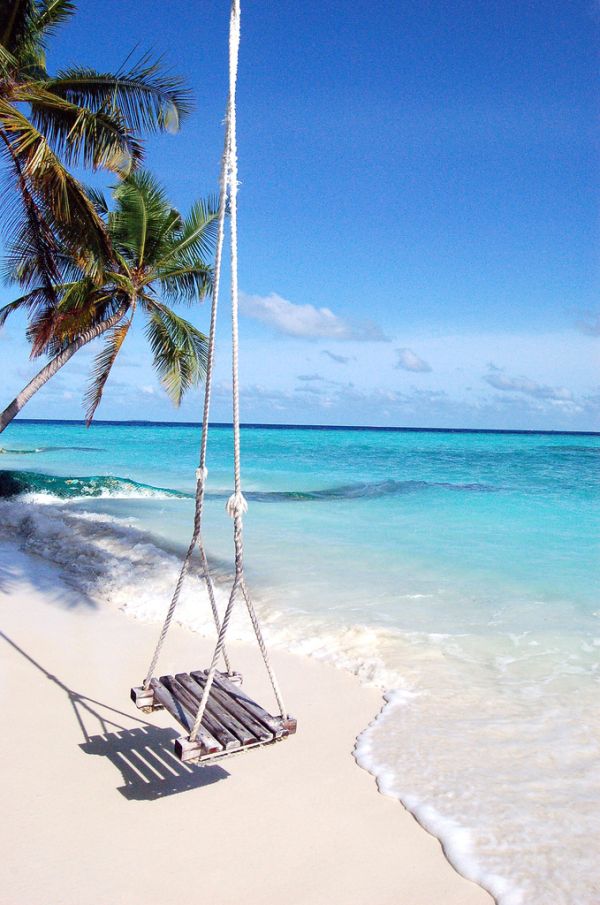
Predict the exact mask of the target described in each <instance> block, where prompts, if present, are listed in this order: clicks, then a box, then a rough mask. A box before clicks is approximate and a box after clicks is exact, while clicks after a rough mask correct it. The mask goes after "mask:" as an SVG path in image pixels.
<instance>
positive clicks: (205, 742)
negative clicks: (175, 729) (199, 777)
mask: <svg viewBox="0 0 600 905" xmlns="http://www.w3.org/2000/svg"><path fill="white" fill-rule="evenodd" d="M150 687H151V688H152V689H153V691H154V696H155V698H156V700H157V701H158V702H159V704H162V706H163V707H164V708H165V710H167V711H168V712H169V713H170V714H171V716H172V717H174V719H176V720H177V722H178V723H180V724H181V725H182V726H183V728H184V729H185V730H186V731H187V732H188V733H189V732H191V729H192V726H193V725H194V717H193V715H192V713H190V711H189V710H188V709H187V708H185V707H183V706H182V704H181V703H180V702H179V701H177V700H176V699H175V698H174V697H173V695H172V694H171V692H170V691H169V689H168V688H165V686H164V685H163V684H162V682H161V681H159V680H158V679H151V680H150ZM198 741H199V742H200V744H201V746H202V748H203V750H205V751H206V753H207V754H215V753H217V752H218V751H222V750H223V746H222V745H221V743H220V742H218V741H217V739H216V738H215V737H214V736H212V735H211V734H210V733H209V732H206V730H205V729H203V728H201V729H200V732H199V733H198Z"/></svg>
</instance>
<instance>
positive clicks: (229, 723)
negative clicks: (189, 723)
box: [175, 673, 273, 745]
mask: <svg viewBox="0 0 600 905" xmlns="http://www.w3.org/2000/svg"><path fill="white" fill-rule="evenodd" d="M175 678H176V679H177V681H178V682H180V683H181V684H182V685H183V686H184V688H187V690H188V691H189V692H190V694H191V695H193V697H194V699H195V700H196V701H197V703H200V700H201V698H202V692H203V688H204V684H200V683H199V682H198V681H197V680H196V679H193V678H192V676H190V675H188V673H178V674H177V675H176V676H175ZM206 709H207V710H210V712H211V713H212V715H213V716H214V717H215V718H216V719H218V720H219V722H220V723H221V724H222V725H223V726H225V728H226V729H228V730H229V732H231V733H233V734H234V735H235V736H236V738H238V739H239V740H240V742H241V743H242V745H252V744H255V743H256V742H257V741H269V740H270V739H271V738H273V736H272V734H271V733H270V732H267V730H266V729H265V728H264V726H262V725H261V724H260V723H258V722H257V721H256V720H254V721H253V722H254V726H255V727H256V730H257V733H258V735H257V734H255V733H254V732H252V731H251V730H250V728H249V727H248V726H247V725H246V722H245V721H244V720H243V719H242V718H241V717H240V719H238V718H237V713H236V712H234V711H235V705H233V706H232V704H231V702H230V700H229V698H228V697H227V695H225V694H223V692H220V691H219V690H218V689H216V688H215V687H214V684H213V687H212V688H211V690H210V695H209V697H208V702H207V705H206ZM238 710H239V711H240V714H242V713H243V712H242V710H241V707H240V708H238ZM248 721H250V720H248Z"/></svg>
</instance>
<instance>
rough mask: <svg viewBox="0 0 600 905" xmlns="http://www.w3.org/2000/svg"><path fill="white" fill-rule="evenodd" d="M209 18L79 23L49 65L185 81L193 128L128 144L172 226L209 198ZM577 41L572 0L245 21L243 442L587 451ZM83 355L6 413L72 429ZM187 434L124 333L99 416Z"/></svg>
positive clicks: (120, 12) (194, 14) (590, 153)
mask: <svg viewBox="0 0 600 905" xmlns="http://www.w3.org/2000/svg"><path fill="white" fill-rule="evenodd" d="M227 19H228V4H227V3H226V2H225V0H223V2H219V3H217V2H194V3H189V2H181V0H174V2H171V3H169V4H164V3H161V2H158V0H143V2H141V0H135V2H133V0H132V2H130V3H127V4H123V3H117V2H103V3H102V4H101V3H99V2H97V0H87V2H85V3H81V9H80V11H79V13H78V15H77V16H76V18H75V19H74V20H73V21H72V22H71V23H70V24H69V25H67V26H66V27H65V28H64V29H63V31H62V33H61V34H60V36H59V37H57V39H56V40H55V43H54V44H53V46H52V48H51V50H50V54H49V64H50V67H51V68H60V66H61V65H65V64H67V63H69V62H72V61H76V62H79V63H84V62H85V63H87V64H90V65H93V66H95V67H97V68H100V69H108V68H117V67H118V65H119V64H120V63H121V62H122V60H123V59H124V57H125V56H126V55H127V54H128V53H129V52H130V51H131V50H132V49H133V48H134V46H135V45H136V43H137V44H138V46H139V50H144V49H148V48H150V49H153V50H154V51H155V52H157V53H164V54H165V58H166V60H168V61H169V62H170V63H171V64H172V66H173V67H174V69H175V70H176V71H178V72H179V73H181V74H182V75H183V76H184V77H185V78H186V79H187V81H188V83H189V84H190V85H191V87H192V88H193V89H194V93H195V98H196V109H195V112H194V114H193V115H192V117H191V118H190V119H189V120H188V121H187V122H186V123H185V124H184V126H183V128H182V130H181V132H180V134H178V135H177V136H162V137H159V138H156V139H152V140H151V141H148V142H147V164H148V166H149V167H150V168H152V169H153V170H155V172H156V173H157V174H158V175H159V177H160V178H161V179H162V180H163V181H164V183H165V184H166V186H167V188H168V190H169V192H170V195H171V196H172V199H173V201H174V203H175V204H176V205H177V206H178V207H180V208H181V209H183V210H185V209H187V207H188V205H189V204H190V202H191V201H192V200H193V199H194V198H195V197H198V196H201V195H204V194H207V193H209V192H213V191H214V190H215V187H216V179H217V172H218V162H219V156H220V152H221V143H222V118H223V110H224V103H225V92H226V82H225V79H226V40H227V34H226V32H227ZM599 27H600V5H598V4H597V3H594V2H592V0H582V2H579V0H575V2H568V3H567V2H548V0H544V2H542V0H538V2H536V0H528V2H522V3H510V2H494V0H491V2H490V0H481V2H480V0H468V2H460V0H457V2H456V3H454V4H446V3H442V2H423V0H420V2H412V0H402V2H397V0H394V2H372V0H371V2H368V3H367V2H354V3H352V4H349V3H347V2H345V3H342V2H335V0H333V2H328V3H317V2H312V0H309V2H306V3H304V4H302V5H301V6H300V5H299V4H297V3H291V2H287V0H283V2H278V3H277V4H274V3H253V4H247V5H246V6H245V7H244V9H243V12H242V48H241V69H240V84H239V115H238V116H239V152H240V179H241V183H242V185H241V188H240V201H239V203H240V232H241V238H240V257H241V260H240V286H241V288H242V290H243V295H242V299H241V302H242V313H243V317H242V320H241V329H242V360H241V365H242V375H241V380H242V417H243V420H246V421H265V422H270V421H274V422H297V423H332V424H375V425H376V424H382V425H407V426H438V427H450V426H454V427H478V426H480V427H501V428H510V427H514V428H546V429H552V428H555V429H574V430H586V429H587V430H594V429H596V430H597V429H600V386H599V384H600V378H599V377H598V369H597V365H598V352H597V348H598V342H599V339H598V335H599V334H600V320H599V317H598V296H597V290H598V258H597V248H598V220H597V214H596V211H597V202H598V197H597V191H596V186H597V182H596V175H595V174H596V167H597V136H596V118H597V110H596V109H595V106H596V100H595V95H596V85H595V80H596V71H595V69H596V59H595V54H596V50H595V45H596V41H597V32H598V28H599ZM104 181H105V182H107V181H108V180H104ZM225 288H227V282H226V283H225ZM13 295H14V291H13V290H11V289H9V288H5V289H3V290H2V297H3V298H5V299H6V300H9V299H10V298H11V297H13ZM227 301H228V298H227V295H226V294H224V296H223V302H225V304H223V306H222V308H221V330H220V336H219V350H218V368H217V375H216V378H217V380H216V383H217V385H216V393H215V399H214V407H213V417H214V419H215V420H229V412H230V404H229V400H228V394H229V385H230V378H229V376H228V375H229V369H230V365H229V354H228V344H227V327H228V312H227V305H226V303H227ZM192 319H193V320H194V321H195V322H196V323H197V324H198V325H199V326H201V327H206V326H207V322H208V311H207V309H206V308H200V309H199V310H198V311H197V312H195V313H193V314H192ZM22 335H23V324H22V322H21V321H19V320H17V319H15V320H14V321H13V322H12V323H10V324H9V326H8V327H7V328H6V329H5V330H4V331H3V333H2V334H0V355H1V356H2V360H3V374H4V375H5V380H4V381H3V396H6V397H7V401H8V398H10V395H11V393H12V392H13V391H16V390H18V389H19V388H20V386H21V385H22V384H23V382H24V380H25V379H26V378H27V377H28V375H30V374H31V373H33V368H32V366H31V365H30V364H29V363H28V361H27V348H26V345H25V342H24V340H23V338H22ZM91 357H92V356H91V355H90V354H88V353H87V352H85V353H79V355H77V356H76V357H75V359H74V360H73V362H72V363H71V364H70V365H69V366H67V368H65V369H64V372H63V373H62V374H61V375H59V377H57V378H55V380H54V381H52V382H51V383H50V384H49V385H48V386H47V387H46V388H45V389H44V390H43V391H42V392H41V393H39V394H38V397H37V398H35V399H34V400H33V401H32V402H31V403H30V404H29V405H28V407H27V409H26V410H25V411H24V413H23V414H24V416H29V417H80V415H81V411H82V409H81V396H82V392H83V387H84V385H85V377H86V372H87V369H88V368H89V364H90V359H91ZM200 411H201V400H200V395H199V393H191V394H190V395H189V397H188V399H187V400H186V401H185V402H184V404H183V405H182V407H181V409H179V410H174V409H172V407H171V405H170V403H169V402H168V400H167V398H166V396H165V395H164V394H163V393H162V391H161V389H160V387H159V385H158V383H157V381H156V379H155V378H154V375H153V373H152V370H151V367H150V359H149V356H148V354H147V353H146V350H145V346H144V342H143V338H142V336H141V331H140V333H138V334H137V335H136V336H133V337H131V338H130V339H129V340H128V347H127V346H126V347H125V348H124V353H123V361H122V363H121V365H120V366H118V367H117V369H116V371H115V374H114V377H113V380H112V383H111V385H109V387H108V388H107V391H106V394H105V400H104V401H103V403H102V406H101V408H100V410H99V412H98V417H100V418H102V417H104V418H134V417H135V418H141V417H143V418H148V419H157V420H176V419H182V420H196V419H197V417H198V416H199V413H200Z"/></svg>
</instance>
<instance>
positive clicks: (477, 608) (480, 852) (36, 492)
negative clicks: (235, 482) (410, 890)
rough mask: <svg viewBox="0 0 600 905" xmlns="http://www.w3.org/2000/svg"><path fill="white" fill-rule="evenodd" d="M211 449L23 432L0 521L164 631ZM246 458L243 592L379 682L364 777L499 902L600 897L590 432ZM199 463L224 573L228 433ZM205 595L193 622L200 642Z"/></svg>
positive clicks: (283, 629) (130, 434)
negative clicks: (383, 696)
mask: <svg viewBox="0 0 600 905" xmlns="http://www.w3.org/2000/svg"><path fill="white" fill-rule="evenodd" d="M198 439H199V438H198V432H197V430H196V429H193V428H190V427H187V426H181V425H180V426H153V425H144V426H140V425H121V426H115V425H102V424H98V425H95V426H94V427H93V428H92V429H91V430H89V431H86V430H85V429H84V428H83V427H82V426H80V425H64V424H34V423H24V422H16V423H15V424H13V425H12V426H11V428H10V429H9V430H8V431H6V432H5V433H4V434H3V435H2V444H3V447H4V450H3V453H2V455H0V469H4V470H8V471H11V475H9V478H10V480H12V481H15V482H17V483H18V486H17V487H16V488H13V489H14V490H15V492H17V493H18V494H19V495H18V496H15V497H13V498H12V500H9V501H8V502H5V503H3V504H2V507H3V512H4V523H5V526H12V530H14V531H17V532H18V533H19V535H20V536H21V537H22V538H23V540H24V542H25V543H26V544H27V545H29V546H30V547H31V548H32V549H37V551H38V552H41V553H43V554H44V555H50V556H51V557H52V558H54V559H57V560H58V561H61V562H62V563H63V566H64V568H65V569H66V570H67V571H68V572H69V573H70V574H71V575H72V577H73V580H74V581H76V582H78V584H79V586H80V587H82V588H86V589H87V591H89V592H90V593H98V588H99V587H102V588H103V591H102V593H104V594H105V595H107V596H108V597H109V598H110V599H111V600H112V601H113V602H114V603H117V604H118V605H123V606H125V607H127V608H128V609H130V610H132V611H133V610H134V611H135V613H136V614H137V615H141V616H145V617H147V618H160V616H161V614H162V612H163V610H164V607H165V605H166V603H167V601H168V595H169V590H170V588H171V585H172V583H173V581H174V576H175V574H176V571H177V556H178V555H179V554H180V553H181V550H182V549H183V547H184V545H185V544H186V542H187V540H188V539H189V533H190V528H191V524H190V522H191V509H192V502H191V494H192V493H193V483H194V470H195V467H196V464H197V462H196V460H197V448H198ZM242 446H243V458H244V483H245V487H246V489H247V496H248V499H249V502H250V511H249V513H248V516H247V519H246V542H247V549H248V552H247V557H246V560H247V564H248V577H249V581H250V582H251V583H252V586H253V588H254V591H255V594H256V596H257V599H258V602H259V606H260V609H261V611H262V614H263V618H264V619H265V621H266V627H267V633H268V634H269V636H270V638H271V640H272V642H273V643H281V644H285V645H286V646H288V647H289V646H293V647H294V648H295V649H297V650H299V651H305V652H307V653H311V654H313V655H316V656H321V657H324V658H327V659H330V660H332V661H335V662H338V663H340V664H341V665H343V666H345V667H347V668H351V669H353V670H354V671H355V672H357V673H358V674H359V675H360V676H361V677H362V678H363V679H365V680H367V681H372V682H376V683H378V684H379V685H381V686H382V687H384V688H386V689H388V692H389V694H388V700H389V703H388V704H387V706H386V708H385V709H384V711H383V714H382V715H381V716H380V718H379V719H378V720H377V721H376V722H375V723H374V725H373V726H372V727H370V728H369V729H368V730H367V731H366V732H365V733H363V735H362V736H361V740H360V743H359V750H358V756H359V760H360V761H361V763H363V764H364V765H365V766H366V767H368V768H369V769H370V770H372V771H373V772H374V773H375V775H376V776H377V777H378V781H379V783H380V786H381V788H382V789H383V790H384V791H386V792H388V793H389V794H392V795H395V796H397V797H399V798H401V799H402V800H403V801H404V802H405V804H406V805H407V806H408V807H409V808H410V809H411V810H413V812H415V813H416V815H417V816H418V818H419V820H421V821H422V822H423V823H424V824H425V825H426V826H428V828H430V829H431V830H432V831H433V832H434V833H436V835H438V836H439V837H440V838H441V839H442V841H443V843H444V845H445V847H446V850H447V852H448V855H449V857H450V858H451V860H452V861H453V862H454V863H455V864H456V865H457V867H458V868H459V869H460V870H461V872H462V873H464V874H466V875H467V876H469V877H471V878H473V879H475V880H478V881H479V882H481V883H482V884H483V885H485V886H487V888H489V889H490V890H491V891H492V892H493V893H494V894H495V895H496V897H497V898H498V900H499V901H500V902H501V903H503V905H518V903H524V905H525V903H527V905H529V903H531V905H538V903H539V905H546V903H548V905H550V903H552V905H562V903H564V905H572V903H574V902H577V903H581V905H591V903H597V902H598V901H600V878H599V873H600V872H599V871H598V868H597V867H596V861H597V860H598V858H597V856H598V851H597V849H598V844H597V839H598V838H600V770H599V767H598V764H599V754H600V715H599V712H598V707H597V703H596V701H597V694H598V682H599V681H600V600H599V595H598V568H597V566H598V548H597V545H596V544H597V538H598V527H599V525H598V523H599V521H600V519H599V508H598V501H599V499H600V494H599V489H600V487H599V484H600V478H599V475H598V462H599V456H600V437H598V436H591V435H585V436H576V435H544V434H527V435H518V434H489V433H448V432H389V431H359V430H348V431H343V430H305V429H285V430H283V429H277V430H268V429H259V428H252V429H245V430H244V431H243V432H242ZM208 464H209V481H208V491H209V492H208V498H207V503H206V532H205V533H206V539H207V547H208V551H209V554H210V556H211V558H212V560H213V561H214V563H215V564H216V568H217V573H218V575H219V576H223V577H224V576H226V575H228V574H229V571H230V568H231V559H232V554H231V522H230V520H229V519H228V517H227V516H226V515H225V513H224V500H225V499H226V498H227V496H228V494H229V492H230V488H231V434H230V431H229V430H228V429H226V428H216V429H214V430H213V431H212V437H211V447H210V455H209V463H208ZM15 471H18V472H19V473H20V474H19V475H16V474H15V473H14V472H15ZM48 476H54V477H52V478H49V477H48ZM57 478H59V480H57ZM74 479H77V480H74ZM82 479H84V480H82ZM5 480H6V478H5ZM1 487H2V477H1V476H0V488H1ZM41 503H44V504H45V505H40V504H41ZM25 513H27V514H26V515H25ZM115 520H117V521H115ZM140 532H143V534H142V535H140ZM69 550H70V553H69V552H68V551H69ZM73 551H75V552H73ZM77 551H78V552H77ZM131 558H133V559H134V562H135V568H134V569H131V567H130V566H129V560H130V559H131ZM90 572H91V577H90ZM194 581H196V579H192V586H191V587H190V588H189V589H188V591H187V592H186V595H184V601H183V603H182V610H181V613H180V617H181V618H182V619H183V621H186V622H188V623H191V624H193V625H194V627H196V628H200V629H205V628H207V626H208V622H207V621H206V620H205V616H204V615H202V614H201V613H200V612H199V607H198V600H197V597H198V595H197V593H196V589H195V586H194V584H193V583H194ZM134 588H135V589H136V592H135V594H132V593H131V592H132V590H133V589H134ZM223 593H224V591H223ZM234 630H235V631H236V633H237V634H238V635H239V636H240V637H243V636H244V635H245V632H246V627H245V625H244V623H243V620H242V619H241V618H240V619H239V620H238V621H237V622H236V624H235V627H234ZM300 707H301V705H300Z"/></svg>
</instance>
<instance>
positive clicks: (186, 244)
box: [158, 196, 219, 267]
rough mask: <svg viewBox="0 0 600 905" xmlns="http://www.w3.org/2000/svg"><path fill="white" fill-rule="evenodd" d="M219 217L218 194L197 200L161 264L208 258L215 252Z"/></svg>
mask: <svg viewBox="0 0 600 905" xmlns="http://www.w3.org/2000/svg"><path fill="white" fill-rule="evenodd" d="M218 217H219V202H218V199H217V198H216V196H210V197H209V198H207V199H203V200H200V201H196V202H195V203H194V205H193V206H192V209H191V211H190V213H189V214H188V216H187V217H186V218H185V220H184V221H183V224H182V228H181V232H180V234H179V235H178V236H177V237H175V238H174V239H173V241H172V242H171V243H170V244H169V245H167V247H166V249H165V253H164V254H163V255H162V256H161V260H160V261H159V262H158V263H159V266H163V267H164V266H167V265H171V264H172V263H173V262H174V261H177V263H178V264H179V265H180V266H181V264H183V263H188V264H190V265H193V264H194V263H197V262H198V261H203V260H206V259H207V258H209V257H211V255H212V254H213V252H214V249H215V244H216V239H217V227H218Z"/></svg>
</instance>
